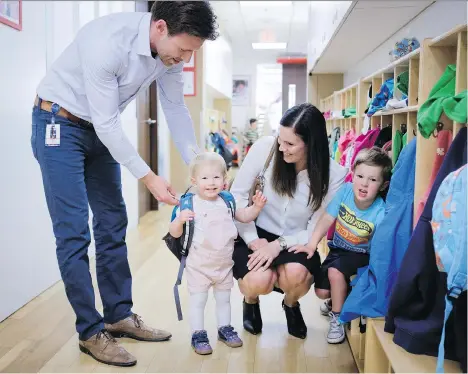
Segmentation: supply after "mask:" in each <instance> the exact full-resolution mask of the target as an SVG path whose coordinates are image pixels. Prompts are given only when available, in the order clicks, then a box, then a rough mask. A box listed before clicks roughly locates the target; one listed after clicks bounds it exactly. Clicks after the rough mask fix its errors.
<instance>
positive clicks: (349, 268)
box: [290, 147, 392, 344]
mask: <svg viewBox="0 0 468 374" xmlns="http://www.w3.org/2000/svg"><path fill="white" fill-rule="evenodd" d="M391 170H392V160H391V159H390V157H388V155H387V154H386V153H385V152H384V151H382V150H381V149H380V148H377V147H373V148H371V149H363V150H362V151H361V152H359V154H358V155H357V156H356V160H355V162H354V165H353V181H352V183H345V184H344V185H343V186H342V187H341V189H340V190H339V191H338V193H337V194H336V195H335V197H334V198H333V200H332V201H331V202H330V204H329V205H328V207H327V209H326V213H324V214H323V216H322V217H321V219H320V220H319V222H318V223H317V226H316V227H315V230H314V232H313V234H312V236H311V239H310V241H309V243H308V244H307V246H305V247H296V248H291V249H290V251H295V252H307V253H308V254H309V256H308V257H309V258H310V257H312V255H313V254H314V252H315V250H316V248H317V245H318V244H319V242H320V241H321V240H322V238H323V237H324V236H325V234H326V233H327V231H328V229H329V228H330V226H331V225H332V224H333V222H335V219H336V224H335V233H334V236H333V240H332V241H331V242H329V244H328V246H329V248H330V252H329V254H328V256H327V258H326V259H325V261H324V262H323V264H322V267H321V274H320V275H319V276H318V277H317V279H316V280H315V293H316V294H317V296H318V297H319V298H321V299H328V298H330V295H331V300H327V301H326V302H325V304H324V305H323V306H322V307H321V308H320V311H321V312H322V314H323V315H329V316H330V328H329V330H328V336H327V340H328V342H329V343H331V344H337V343H341V342H342V341H343V340H344V339H345V332H344V328H343V325H341V323H340V322H339V316H340V312H341V308H342V306H343V304H344V301H345V299H346V296H347V294H348V285H349V282H350V277H351V276H352V275H354V274H356V273H357V270H358V269H359V268H361V267H364V266H366V265H368V264H369V253H370V249H371V248H370V242H371V239H372V236H373V234H374V232H375V230H376V228H377V226H378V225H379V224H380V222H381V221H382V219H383V216H384V213H385V202H384V201H383V199H382V198H381V197H380V196H379V193H380V192H382V191H384V190H385V189H386V188H387V186H388V184H389V179H390V176H391ZM330 291H331V292H330Z"/></svg>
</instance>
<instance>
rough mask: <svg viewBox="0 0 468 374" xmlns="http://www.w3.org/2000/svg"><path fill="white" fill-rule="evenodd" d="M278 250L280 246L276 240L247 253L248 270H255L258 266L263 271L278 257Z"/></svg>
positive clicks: (279, 250)
mask: <svg viewBox="0 0 468 374" xmlns="http://www.w3.org/2000/svg"><path fill="white" fill-rule="evenodd" d="M280 252H281V247H280V244H279V243H278V241H277V240H275V241H273V242H270V243H268V244H267V245H265V246H263V247H261V248H259V249H257V250H256V251H255V252H254V253H252V254H250V255H249V257H250V259H249V262H247V268H248V269H249V270H250V271H257V270H259V269H260V268H262V270H263V271H265V270H267V269H268V268H269V267H270V265H271V263H272V262H273V260H274V259H275V258H276V257H278V255H279V253H280Z"/></svg>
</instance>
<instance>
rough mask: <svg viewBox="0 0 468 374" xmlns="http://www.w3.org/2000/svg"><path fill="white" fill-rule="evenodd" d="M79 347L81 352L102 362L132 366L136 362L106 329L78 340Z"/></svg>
mask: <svg viewBox="0 0 468 374" xmlns="http://www.w3.org/2000/svg"><path fill="white" fill-rule="evenodd" d="M79 347H80V351H81V352H83V353H86V354H88V355H90V356H91V357H92V358H94V359H95V360H96V361H99V362H102V363H103V364H107V365H114V366H133V365H135V364H136V363H137V360H136V358H135V357H133V356H132V355H131V354H130V353H128V352H127V351H126V350H125V348H123V347H121V346H120V345H119V343H117V340H115V339H114V338H113V337H112V336H111V335H110V334H109V333H108V332H107V331H106V330H102V331H100V332H98V333H97V334H96V335H93V336H92V337H91V338H89V339H88V340H84V341H83V340H80V341H79Z"/></svg>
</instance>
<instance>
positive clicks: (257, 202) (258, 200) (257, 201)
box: [252, 191, 267, 209]
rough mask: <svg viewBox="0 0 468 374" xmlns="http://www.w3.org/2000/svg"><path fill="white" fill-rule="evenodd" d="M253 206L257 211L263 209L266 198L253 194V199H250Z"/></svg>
mask: <svg viewBox="0 0 468 374" xmlns="http://www.w3.org/2000/svg"><path fill="white" fill-rule="evenodd" d="M252 202H253V205H254V206H255V207H257V208H259V209H263V207H264V206H265V204H266V202H267V198H266V197H265V196H264V195H263V194H262V193H261V192H260V191H257V192H255V195H254V197H253V198H252Z"/></svg>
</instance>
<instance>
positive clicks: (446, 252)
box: [431, 165, 467, 373]
mask: <svg viewBox="0 0 468 374" xmlns="http://www.w3.org/2000/svg"><path fill="white" fill-rule="evenodd" d="M466 174H467V167H466V165H465V166H463V167H461V168H460V169H458V170H456V171H454V172H452V173H451V174H449V175H448V176H447V177H446V178H445V179H444V181H443V182H442V184H441V185H440V187H439V190H438V191H437V195H436V197H435V200H434V205H433V207H432V221H431V226H432V232H433V241H434V250H435V252H436V263H437V267H438V268H439V271H443V272H446V273H447V294H446V296H445V316H444V326H443V328H442V336H441V339H440V343H439V355H438V358H437V372H438V373H443V372H444V354H445V352H444V342H445V324H446V323H447V320H448V318H449V315H450V313H451V311H452V309H453V301H454V300H455V299H457V298H458V296H460V294H461V293H462V292H463V291H466V289H467V264H466V261H467V256H466V252H467V234H466V231H467V230H466V225H467V216H466V213H467V211H466V178H467V175H466Z"/></svg>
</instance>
